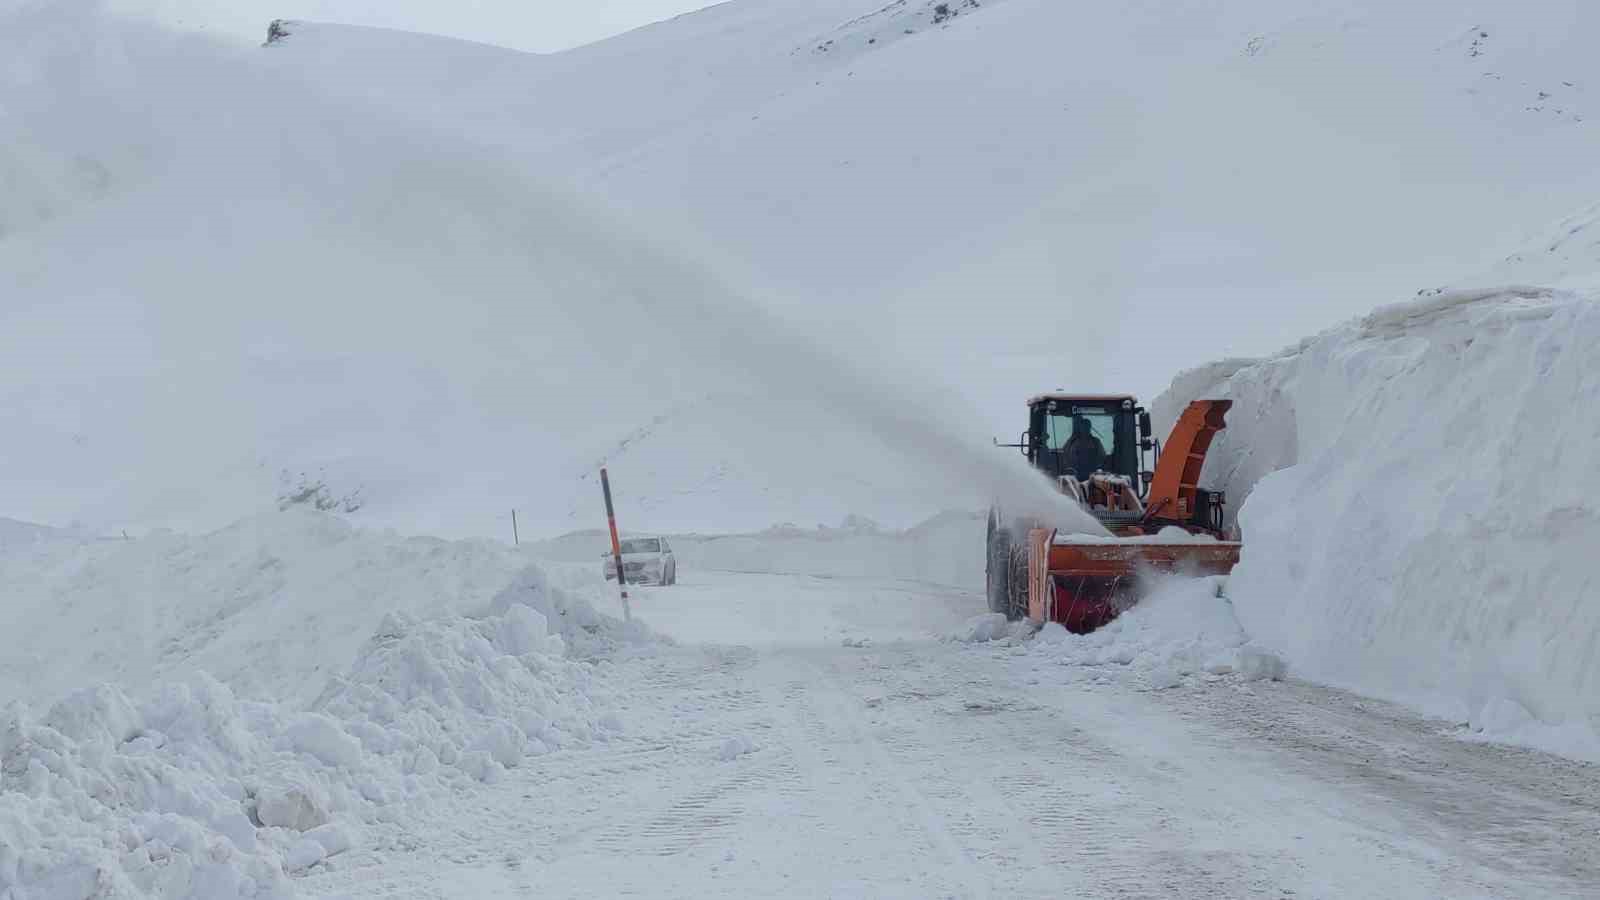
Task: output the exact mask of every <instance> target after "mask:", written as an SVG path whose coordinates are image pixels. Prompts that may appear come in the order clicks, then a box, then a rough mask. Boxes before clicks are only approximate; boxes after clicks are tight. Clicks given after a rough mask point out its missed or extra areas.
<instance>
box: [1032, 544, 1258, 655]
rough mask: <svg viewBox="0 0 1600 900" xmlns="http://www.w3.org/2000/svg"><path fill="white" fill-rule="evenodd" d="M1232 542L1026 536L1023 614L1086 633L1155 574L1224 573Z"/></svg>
mask: <svg viewBox="0 0 1600 900" xmlns="http://www.w3.org/2000/svg"><path fill="white" fill-rule="evenodd" d="M1239 549H1240V544H1238V543H1237V542H1234V541H1216V542H1204V543H1200V542H1196V543H1144V542H1135V541H1097V542H1092V543H1088V542H1086V543H1069V542H1062V543H1058V542H1057V541H1056V539H1055V532H1053V531H1045V530H1042V529H1041V530H1035V531H1033V532H1030V533H1029V535H1028V550H1029V552H1028V618H1029V619H1031V620H1033V621H1034V622H1036V623H1040V624H1042V623H1044V622H1059V623H1060V624H1061V625H1062V626H1064V627H1065V628H1066V629H1067V630H1068V631H1071V632H1073V633H1075V634H1087V633H1089V632H1091V631H1094V630H1095V629H1096V628H1099V627H1101V626H1103V625H1105V624H1106V623H1107V622H1110V621H1111V620H1112V619H1115V618H1116V617H1117V616H1119V615H1121V614H1122V613H1123V612H1125V611H1126V610H1127V609H1128V608H1130V607H1132V606H1133V605H1134V604H1135V603H1137V602H1138V600H1139V597H1140V596H1142V594H1143V591H1142V589H1141V582H1142V581H1144V580H1145V578H1146V576H1148V575H1150V574H1156V573H1173V574H1180V575H1196V576H1200V575H1226V574H1228V573H1229V572H1231V571H1233V567H1234V566H1235V565H1237V564H1238V562H1239Z"/></svg>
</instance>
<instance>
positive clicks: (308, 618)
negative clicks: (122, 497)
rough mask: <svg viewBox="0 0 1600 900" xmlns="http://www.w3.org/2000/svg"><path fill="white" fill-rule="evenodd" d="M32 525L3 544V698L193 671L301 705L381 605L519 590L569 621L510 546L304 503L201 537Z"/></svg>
mask: <svg viewBox="0 0 1600 900" xmlns="http://www.w3.org/2000/svg"><path fill="white" fill-rule="evenodd" d="M33 535H34V536H33V537H32V538H31V539H29V540H27V541H25V542H13V541H11V540H9V539H7V540H0V609H4V610H5V624H6V627H7V628H9V629H12V630H13V631H14V633H18V634H27V635H29V636H30V638H31V639H30V640H28V641H6V642H0V702H4V701H6V700H10V699H25V700H28V701H29V702H32V703H37V704H48V703H50V702H53V701H54V700H57V699H59V698H60V697H62V696H64V695H65V694H66V693H67V692H69V691H71V690H73V689H75V688H77V687H80V686H82V685H83V684H85V683H92V682H94V681H111V682H115V683H117V684H119V685H122V686H123V687H124V688H125V689H127V690H129V691H130V692H132V693H135V694H137V693H140V692H141V691H142V690H143V689H144V688H145V687H147V686H149V685H152V684H154V683H156V682H158V681H162V680H182V679H183V678H185V677H187V675H188V674H189V673H191V672H194V671H196V670H202V669H203V670H205V671H206V672H208V673H210V674H211V675H212V676H213V677H215V678H217V679H218V680H219V681H221V682H223V683H224V684H227V685H228V686H229V687H230V688H231V689H232V690H233V691H234V692H235V693H236V694H238V695H239V696H241V697H245V698H248V699H267V698H270V699H275V700H292V701H295V702H298V703H302V704H303V703H306V702H309V701H310V700H311V699H312V698H313V697H315V696H316V695H317V693H318V692H319V691H321V690H322V687H323V685H324V683H325V682H326V681H327V679H328V676H329V675H330V674H331V673H332V672H335V671H337V670H340V669H342V668H343V667H345V666H347V665H349V663H350V660H351V659H353V658H355V655H356V654H357V653H358V652H359V651H360V649H361V647H362V646H363V644H364V642H365V641H366V640H367V638H368V637H369V636H370V635H371V634H372V633H373V631H374V630H375V629H376V628H377V627H378V624H379V622H381V621H382V619H383V617H384V616H385V615H386V614H388V613H391V612H398V613H404V614H406V615H410V616H416V617H432V616H439V615H448V614H480V613H489V612H496V613H503V612H504V611H505V610H504V608H503V607H504V604H501V605H500V607H499V608H496V598H497V595H499V594H501V593H502V592H503V591H504V590H506V589H507V588H508V586H511V585H515V586H520V588H521V590H520V593H519V595H518V596H517V599H516V602H518V603H522V604H525V605H530V606H534V607H535V608H538V609H540V610H541V611H542V612H544V613H545V614H546V615H549V616H550V618H551V619H552V620H553V621H557V622H561V623H564V622H565V621H566V618H565V617H562V616H559V615H558V613H559V612H560V610H558V609H557V608H556V605H557V604H560V603H564V602H566V601H565V600H563V599H560V598H559V592H555V591H551V590H549V588H548V585H547V584H546V583H545V582H543V581H542V577H541V576H540V574H539V573H538V572H537V571H535V572H529V573H526V574H523V573H524V570H525V569H526V568H527V567H528V564H529V561H530V560H529V557H528V556H527V555H525V554H523V553H520V552H517V551H516V550H514V549H513V548H510V547H507V546H504V545H502V544H498V543H495V542H492V541H486V540H467V541H446V540H440V539H438V538H430V537H410V536H402V535H398V534H395V533H393V532H383V531H376V530H370V529H364V528H357V527H354V526H352V525H350V524H349V523H347V522H345V521H343V520H341V519H339V518H337V517H335V516H332V515H327V514H323V513H318V512H315V511H312V510H307V509H291V510H288V511H285V512H281V513H280V512H269V513H264V514H261V515H256V516H252V517H250V518H247V519H243V520H241V521H238V522H235V523H233V524H232V525H229V526H227V527H225V528H222V529H219V530H217V531H214V532H211V533H209V534H203V535H197V536H188V535H180V534H172V533H156V534H151V535H149V536H146V537H140V538H136V539H133V540H122V539H112V540H88V539H82V538H78V537H76V536H73V535H70V534H61V533H58V532H53V531H50V530H45V529H40V530H37V531H35V532H33ZM591 624H592V623H591ZM563 627H564V626H563ZM563 635H564V636H567V633H566V632H563Z"/></svg>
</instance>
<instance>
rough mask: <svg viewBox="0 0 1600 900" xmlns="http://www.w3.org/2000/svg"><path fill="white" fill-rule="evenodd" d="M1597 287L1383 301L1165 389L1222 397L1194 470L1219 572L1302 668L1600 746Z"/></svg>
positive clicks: (1261, 629) (1170, 400)
mask: <svg viewBox="0 0 1600 900" xmlns="http://www.w3.org/2000/svg"><path fill="white" fill-rule="evenodd" d="M1597 347H1600V303H1597V302H1596V298H1595V297H1593V296H1585V295H1581V294H1574V293H1570V292H1562V291H1553V290H1541V289H1534V288H1504V289H1495V290H1470V291H1468V290H1462V291H1451V292H1442V293H1438V294H1434V295H1430V296H1425V297H1422V298H1419V299H1418V300H1416V301H1413V302H1410V303H1405V304H1400V305H1396V306H1390V307H1386V308H1384V309H1380V310H1378V311H1376V312H1374V313H1372V314H1371V315H1369V316H1367V317H1365V318H1363V319H1360V320H1357V321H1354V322H1351V323H1349V324H1347V325H1345V326H1342V327H1340V328H1336V329H1333V330H1331V331H1328V332H1326V333H1323V334H1320V335H1318V336H1316V337H1314V338H1311V339H1309V340H1307V341H1306V342H1304V343H1303V344H1302V345H1300V346H1298V347H1296V348H1294V349H1293V350H1291V351H1288V352H1286V353H1284V354H1283V355H1281V356H1278V357H1275V358H1272V359H1269V360H1264V361H1262V362H1259V363H1257V364H1254V365H1248V366H1244V367H1242V368H1238V369H1237V370H1236V371H1233V372H1232V373H1231V374H1229V375H1228V377H1226V378H1225V379H1223V380H1222V381H1220V382H1219V383H1216V384H1213V385H1209V386H1201V385H1196V384H1194V383H1192V382H1189V381H1184V380H1180V383H1179V384H1178V385H1177V386H1176V387H1175V389H1174V392H1173V394H1171V395H1169V396H1167V397H1165V398H1163V400H1162V406H1163V408H1168V409H1171V408H1177V407H1179V406H1181V404H1182V403H1185V402H1187V401H1188V400H1189V399H1192V398H1193V397H1194V396H1196V395H1204V396H1218V397H1229V398H1232V399H1233V400H1234V403H1235V406H1234V409H1233V411H1232V412H1231V413H1230V415H1229V418H1228V430H1227V431H1226V432H1224V433H1223V437H1222V438H1221V439H1220V440H1219V441H1218V442H1217V443H1215V444H1214V445H1213V449H1212V456H1211V458H1210V459H1209V460H1208V462H1207V476H1206V481H1207V482H1208V483H1213V484H1216V485H1217V486H1219V487H1222V488H1224V489H1226V490H1227V491H1228V493H1229V495H1230V496H1231V497H1232V498H1234V500H1235V502H1237V501H1238V500H1239V499H1240V498H1244V497H1248V500H1247V501H1246V502H1245V504H1244V506H1243V508H1242V510H1241V511H1240V515H1239V522H1240V524H1241V526H1242V528H1243V533H1244V553H1243V560H1242V562H1241V564H1240V565H1239V567H1238V568H1237V569H1236V570H1235V572H1234V573H1233V576H1232V578H1231V580H1230V582H1229V587H1228V593H1229V595H1230V597H1231V598H1232V600H1233V603H1234V608H1235V610H1236V612H1237V613H1238V617H1239V621H1240V623H1241V624H1242V625H1243V626H1244V628H1245V630H1246V631H1247V632H1248V633H1249V634H1250V635H1251V637H1252V638H1253V639H1255V640H1256V641H1258V642H1260V643H1261V644H1263V645H1265V646H1267V647H1270V648H1272V649H1273V650H1275V651H1277V652H1279V653H1281V654H1283V655H1284V656H1285V657H1286V658H1287V659H1288V660H1289V662H1290V664H1291V666H1292V667H1293V669H1294V671H1295V672H1296V674H1299V675H1304V676H1306V677H1310V678H1314V679H1317V680H1321V681H1325V682H1329V683H1333V684H1338V685H1343V686H1347V687H1351V688H1354V689H1357V690H1360V691H1364V692H1368V693H1371V694H1375V695H1378V696H1382V697H1386V698H1391V699H1397V700H1401V701H1405V702H1410V703H1413V704H1415V705H1418V706H1421V707H1422V708H1424V709H1426V710H1428V711H1431V712H1434V713H1436V714H1439V715H1443V716H1448V717H1451V718H1453V719H1455V720H1457V721H1464V722H1469V723H1471V724H1472V726H1473V727H1474V728H1475V729H1477V730H1480V731H1481V732H1482V733H1484V734H1485V735H1488V736H1493V737H1497V738H1502V739H1507V740H1515V741H1519V742H1527V743H1533V744H1537V745H1540V746H1543V747H1546V748H1549V749H1554V750H1556V751H1558V752H1566V753H1570V754H1574V755H1587V756H1594V755H1600V737H1597V730H1600V728H1597V726H1600V579H1597V578H1596V576H1595V563H1594V556H1593V553H1594V548H1595V547H1597V546H1600V503H1597V502H1596V501H1595V500H1594V499H1593V498H1594V497H1596V496H1600V473H1597V472H1596V470H1595V468H1594V466H1593V465H1592V462H1593V456H1594V452H1595V447H1596V446H1597V445H1600V402H1597V398H1600V355H1597V351H1596V348H1597Z"/></svg>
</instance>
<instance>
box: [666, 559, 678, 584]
mask: <svg viewBox="0 0 1600 900" xmlns="http://www.w3.org/2000/svg"><path fill="white" fill-rule="evenodd" d="M677 583H678V563H677V561H676V560H674V561H673V562H672V563H670V564H669V565H668V566H667V584H677Z"/></svg>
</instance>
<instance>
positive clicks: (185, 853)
mask: <svg viewBox="0 0 1600 900" xmlns="http://www.w3.org/2000/svg"><path fill="white" fill-rule="evenodd" d="M282 523H288V525H287V527H290V528H296V527H298V528H303V529H304V531H303V533H301V534H300V536H299V538H298V539H297V540H286V541H284V542H283V543H282V544H281V547H282V548H283V550H284V557H283V558H282V560H281V563H280V564H279V565H280V567H281V569H283V570H285V571H293V570H295V569H296V568H297V566H299V565H300V564H301V563H303V559H304V557H307V556H309V557H316V558H324V557H325V555H326V554H327V553H328V552H329V547H328V544H327V542H328V541H330V540H332V541H335V542H336V546H337V547H339V548H342V552H346V553H365V552H367V551H368V549H370V547H371V546H372V544H371V543H370V542H374V541H375V542H377V543H388V544H389V545H390V546H391V547H392V548H394V550H395V551H396V552H394V553H391V554H388V556H389V558H391V559H404V552H403V551H402V547H403V546H404V545H405V544H406V540H407V539H404V538H400V537H398V536H393V535H388V536H374V535H370V534H364V533H358V532H353V531H352V530H351V529H348V528H345V527H340V528H338V529H334V530H332V531H330V530H328V529H325V528H324V527H323V524H324V523H323V522H322V521H321V520H320V519H318V518H317V517H314V516H311V517H307V516H299V515H294V516H286V517H285V518H284V519H283V520H282ZM282 523H279V524H282ZM278 537H279V538H284V537H287V536H286V535H284V534H282V533H279V535H278ZM147 540H148V541H152V542H155V543H157V544H158V545H159V547H158V548H155V550H156V552H159V553H161V554H169V553H177V554H180V555H183V556H185V558H187V559H188V560H189V563H188V564H189V565H190V566H191V567H192V577H194V578H195V579H197V580H198V581H200V582H201V583H210V582H211V581H213V580H215V579H216V577H217V573H216V572H213V571H210V570H209V567H216V568H220V569H224V570H226V569H229V568H231V567H232V559H231V558H230V557H229V556H227V555H210V554H206V553H196V552H194V551H195V550H196V548H204V547H206V546H207V545H208V544H209V542H210V541H211V538H210V537H201V538H176V537H173V536H167V537H162V538H151V539H141V540H137V541H132V542H127V544H128V545H127V546H126V547H125V548H122V549H123V551H124V552H126V553H129V554H132V556H133V558H144V551H145V550H146V549H148V548H144V547H141V546H140V545H141V544H143V543H144V542H145V541H147ZM119 543H121V542H119ZM445 548H446V545H444V543H443V542H438V544H437V546H436V549H439V550H443V549H445ZM335 552H338V551H335ZM447 556H448V554H447V553H445V554H440V555H439V556H438V558H440V559H443V558H446V557H447ZM37 559H38V561H39V562H40V563H41V564H43V565H46V566H49V565H53V563H52V559H53V557H52V556H51V555H50V554H48V553H46V554H43V555H41V556H39V557H37ZM487 570H488V571H490V572H493V571H496V569H495V566H494V565H493V564H490V565H489V566H488V567H487ZM9 571H11V572H14V573H19V574H20V573H22V571H23V570H22V569H20V568H17V567H15V566H13V568H11V569H10V570H9ZM508 577H509V576H508ZM352 597H353V598H356V599H358V600H364V601H365V602H366V603H368V604H371V605H373V606H374V607H376V608H377V609H381V605H382V604H383V603H384V602H385V599H386V597H385V595H384V594H382V593H379V592H373V593H371V594H365V595H363V594H359V593H352ZM521 601H528V602H529V603H531V604H534V605H527V604H524V603H523V602H521ZM484 606H485V608H484V609H481V610H478V611H477V615H475V616H472V617H467V616H459V615H440V616H434V617H431V618H419V617H416V616H412V615H409V614H407V613H403V612H390V613H388V614H381V613H378V612H376V610H374V609H369V610H367V614H368V615H370V616H371V619H370V621H375V622H376V623H377V627H376V628H374V629H373V630H372V632H371V636H370V637H369V638H368V639H367V641H366V643H365V644H364V645H363V646H362V647H361V648H360V650H359V652H358V653H357V654H356V657H355V660H354V662H353V663H349V660H346V661H345V663H349V664H348V667H346V666H345V665H344V664H341V665H339V666H337V668H339V669H341V670H342V674H337V675H334V676H332V677H331V678H327V679H326V685H325V687H324V688H323V690H322V691H321V693H320V694H319V695H318V696H317V697H316V698H315V700H313V701H312V702H310V703H309V704H303V703H302V702H300V701H295V700H289V701H276V702H267V701H260V700H252V699H246V698H244V697H241V696H239V695H238V694H236V693H235V691H234V690H233V688H231V687H230V686H229V685H227V684H225V683H223V682H221V681H218V680H217V679H216V678H213V677H211V676H210V675H208V674H207V673H205V672H204V671H201V670H191V671H190V672H189V673H188V674H187V675H186V677H184V678H183V679H182V680H177V681H171V682H167V683H161V684H156V685H154V686H152V688H151V689H150V691H149V692H148V696H145V697H142V698H141V697H138V696H135V695H132V694H130V693H129V691H128V690H127V689H125V688H124V687H122V686H115V685H109V684H105V685H99V686H95V687H90V688H86V689H81V690H77V691H73V692H70V693H68V694H66V695H65V696H64V697H62V698H61V699H60V700H59V701H57V702H56V703H54V704H52V705H50V706H49V707H48V708H46V709H44V710H43V711H42V713H40V712H36V711H35V710H34V709H33V708H32V707H30V706H29V705H27V704H25V703H22V702H14V703H11V704H10V705H8V706H6V707H5V708H4V711H3V712H0V897H12V896H16V897H27V898H34V897H42V898H50V900H54V898H56V897H82V896H101V895H103V896H116V897H146V896H150V897H233V896H238V897H261V898H279V897H288V896H291V894H292V890H291V887H290V883H289V881H288V880H287V878H286V875H285V873H295V872H300V871H303V870H305V869H307V868H309V867H311V866H315V865H317V864H319V863H322V862H323V861H325V860H326V859H328V858H329V857H331V856H335V855H337V854H340V853H343V852H346V851H348V850H349V849H351V848H352V847H354V846H356V845H357V844H358V843H359V841H360V835H361V833H362V831H363V829H364V827H365V825H367V824H368V823H381V822H384V821H387V820H392V819H393V818H395V817H396V816H399V815H415V814H420V809H421V807H423V806H425V805H427V804H428V803H430V802H432V801H431V798H432V797H433V796H435V795H437V794H440V793H443V792H448V791H453V790H456V789H459V788H460V787H461V786H465V785H470V784H472V783H474V782H480V781H484V782H486V781H494V780H495V779H497V778H499V777H502V775H503V774H504V772H505V771H506V770H507V769H510V768H514V767H516V766H518V765H520V764H521V762H522V760H523V759H524V758H526V757H527V756H529V755H536V754H541V753H546V752H549V751H550V750H551V749H553V748H559V747H563V746H574V745H582V744H584V743H587V742H589V741H592V740H597V739H607V738H608V737H609V735H610V734H613V733H615V731H616V730H618V729H619V728H620V723H619V722H617V721H616V719H615V717H614V716H612V715H610V714H609V713H608V712H607V711H606V710H605V709H604V708H603V706H602V705H601V704H599V703H597V702H596V701H595V700H594V699H591V693H592V692H591V686H592V678H593V676H592V671H591V670H592V667H591V666H590V665H588V664H586V663H583V662H580V661H575V660H572V659H570V658H568V657H567V656H566V654H565V650H566V649H567V647H568V646H569V644H568V641H566V640H564V639H563V638H562V636H561V635H559V634H552V633H550V632H551V630H552V629H553V628H560V627H565V628H567V629H569V633H572V634H574V635H576V634H580V633H582V634H586V635H588V641H589V643H588V644H586V645H585V646H586V647H587V649H588V650H589V651H591V652H595V653H599V652H602V651H603V650H604V649H605V648H606V647H608V646H614V645H615V644H616V643H617V642H621V641H639V642H643V641H648V640H649V639H650V637H649V633H648V632H647V631H644V630H643V629H641V628H637V627H630V626H626V625H624V624H623V623H620V622H616V621H615V620H611V619H609V618H607V617H605V616H602V615H600V614H599V613H597V612H595V611H594V610H593V609H592V608H591V607H589V606H588V604H587V603H585V602H583V601H582V600H579V599H576V598H574V597H571V596H569V595H567V594H565V593H564V592H561V591H557V590H554V589H552V588H550V587H549V586H548V584H547V583H546V582H545V580H544V579H543V576H542V574H541V573H539V572H538V571H537V570H527V571H524V572H523V573H522V574H521V575H520V576H518V577H516V578H515V579H513V581H512V584H511V586H510V587H508V588H507V589H506V590H504V591H501V592H500V593H499V594H497V595H495V598H494V599H493V600H492V601H490V602H488V603H486V604H484ZM558 622H559V623H561V624H560V625H557V623H558ZM79 624H82V623H79ZM257 626H258V623H257V622H256V621H255V620H253V619H249V618H245V619H241V620H239V621H236V622H233V623H226V624H224V625H221V626H219V627H220V628H222V629H223V633H222V634H219V635H217V638H218V639H219V640H230V639H234V640H237V639H239V638H242V637H244V635H245V633H248V632H250V631H252V630H254V629H255V628H256V627H257ZM284 627H290V628H292V627H293V623H289V624H288V625H286V626H284ZM228 628H235V629H239V630H240V632H241V633H237V634H233V633H228V632H227V630H226V629H228ZM587 629H593V632H594V633H593V634H589V632H588V631H587ZM741 752H748V750H744V751H741ZM413 808H415V809H413ZM96 891H99V893H98V894H97V893H96Z"/></svg>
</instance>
